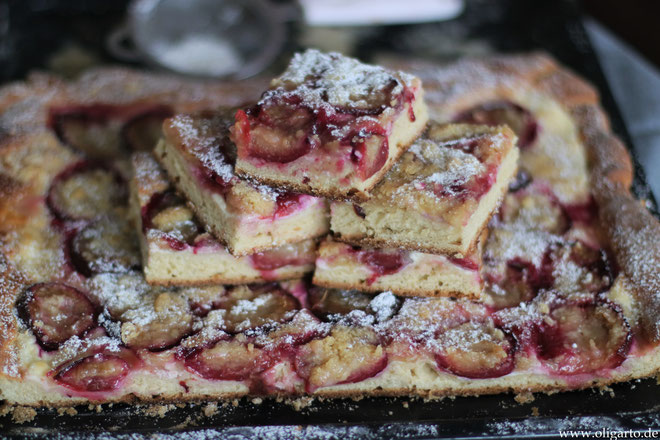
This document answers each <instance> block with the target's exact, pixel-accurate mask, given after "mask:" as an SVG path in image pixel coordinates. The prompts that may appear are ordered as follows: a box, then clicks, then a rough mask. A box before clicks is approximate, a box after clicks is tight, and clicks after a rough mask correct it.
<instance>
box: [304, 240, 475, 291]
mask: <svg viewBox="0 0 660 440" xmlns="http://www.w3.org/2000/svg"><path fill="white" fill-rule="evenodd" d="M479 243H481V241H480V242H479ZM480 269H481V245H478V246H476V247H475V251H474V252H472V253H471V254H470V255H468V256H467V257H465V258H453V257H448V256H445V255H433V254H425V253H422V252H417V251H408V250H405V249H371V248H358V247H354V246H351V245H349V244H346V243H340V242H337V241H334V240H332V239H326V240H325V241H323V242H322V243H321V245H320V247H319V255H318V258H317V259H316V271H315V272H314V284H316V285H319V286H324V287H334V288H339V289H354V290H362V291H367V292H383V291H390V292H393V293H395V294H397V295H402V296H426V297H437V296H452V297H457V298H459V297H460V298H467V299H471V300H479V299H481V291H482V289H481V288H482V280H481V275H480Z"/></svg>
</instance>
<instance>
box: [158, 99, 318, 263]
mask: <svg viewBox="0 0 660 440" xmlns="http://www.w3.org/2000/svg"><path fill="white" fill-rule="evenodd" d="M233 114H234V112H233V111H232V110H230V109H220V110H218V111H215V112H210V111H205V112H200V113H197V114H193V115H187V114H179V115H176V116H174V117H172V118H169V119H167V120H165V122H164V123H163V132H164V137H163V139H162V140H161V141H160V142H159V143H158V145H157V146H156V150H155V154H156V157H157V159H158V160H159V161H160V163H161V164H162V166H163V168H164V169H165V170H166V171H167V173H168V174H169V176H170V179H171V180H172V181H173V182H174V184H175V186H176V187H177V189H178V190H179V191H181V193H182V194H183V195H185V197H186V198H187V199H188V201H189V202H190V207H191V208H192V209H193V210H194V211H195V214H196V215H197V217H198V218H199V219H200V221H202V222H203V223H204V225H205V226H206V227H207V228H208V229H209V230H210V231H211V232H212V233H213V235H215V236H216V237H217V238H218V239H219V240H220V241H221V242H222V243H224V244H225V245H226V246H227V248H228V249H229V252H231V253H232V254H233V255H237V256H242V255H248V254H253V253H255V252H259V251H262V250H267V249H270V248H273V247H277V246H281V245H285V244H289V243H297V242H300V241H303V240H305V239H309V238H315V237H318V236H320V235H323V234H325V233H326V232H327V231H328V227H329V226H328V213H327V205H326V202H325V200H323V199H321V198H318V197H313V196H310V195H307V194H300V193H293V192H289V191H281V190H277V189H274V188H270V187H268V186H265V185H260V184H252V183H250V182H248V181H245V180H241V179H239V178H238V177H237V176H236V175H235V174H234V161H235V159H236V151H235V146H234V144H233V143H232V142H231V141H230V140H229V137H228V135H229V127H230V125H231V123H232V117H233Z"/></svg>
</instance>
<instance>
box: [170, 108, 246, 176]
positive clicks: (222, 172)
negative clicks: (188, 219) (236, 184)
mask: <svg viewBox="0 0 660 440" xmlns="http://www.w3.org/2000/svg"><path fill="white" fill-rule="evenodd" d="M169 125H170V126H171V127H172V129H174V130H176V132H177V134H178V135H179V136H180V138H181V142H182V143H183V144H184V145H185V146H186V150H187V151H188V152H189V153H190V154H192V155H193V156H194V157H195V158H196V159H197V160H198V161H199V162H200V163H201V164H202V165H203V166H204V167H205V168H207V169H209V170H211V171H213V172H214V173H215V174H216V175H217V176H219V177H220V178H221V179H222V180H223V181H224V182H231V181H232V180H233V179H235V178H236V177H235V175H234V167H233V164H232V163H231V162H230V160H229V158H228V157H227V154H226V150H227V149H228V148H231V147H232V146H231V145H230V144H231V141H229V139H228V137H227V136H228V134H229V126H230V121H227V120H225V119H224V118H222V117H221V118H212V119H206V118H196V117H194V116H191V115H177V116H174V117H173V118H171V119H170V120H169Z"/></svg>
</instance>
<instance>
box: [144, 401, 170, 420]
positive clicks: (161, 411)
mask: <svg viewBox="0 0 660 440" xmlns="http://www.w3.org/2000/svg"><path fill="white" fill-rule="evenodd" d="M174 408H176V407H175V406H174V405H172V404H169V405H150V406H147V407H146V408H145V409H144V410H143V411H142V412H143V414H144V415H145V416H149V417H160V418H161V419H162V418H164V417H165V414H167V413H168V412H170V411H172V410H173V409H174Z"/></svg>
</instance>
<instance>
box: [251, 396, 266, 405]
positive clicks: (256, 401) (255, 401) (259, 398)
mask: <svg viewBox="0 0 660 440" xmlns="http://www.w3.org/2000/svg"><path fill="white" fill-rule="evenodd" d="M263 401H264V399H262V398H261V397H255V398H254V399H252V403H253V404H255V405H261V403H262V402H263Z"/></svg>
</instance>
